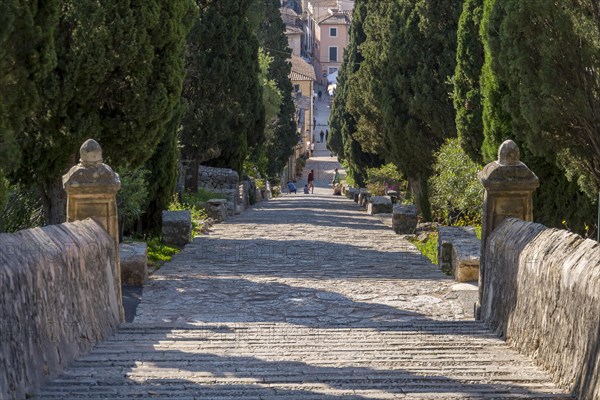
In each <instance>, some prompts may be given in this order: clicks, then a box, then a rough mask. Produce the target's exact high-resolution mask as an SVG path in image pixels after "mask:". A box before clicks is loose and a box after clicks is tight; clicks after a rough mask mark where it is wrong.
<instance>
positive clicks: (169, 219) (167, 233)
mask: <svg viewBox="0 0 600 400" xmlns="http://www.w3.org/2000/svg"><path fill="white" fill-rule="evenodd" d="M162 235H163V242H165V244H168V245H170V246H177V247H183V246H185V245H186V244H188V243H189V242H190V237H191V236H192V213H191V211H190V210H182V211H163V212H162Z"/></svg>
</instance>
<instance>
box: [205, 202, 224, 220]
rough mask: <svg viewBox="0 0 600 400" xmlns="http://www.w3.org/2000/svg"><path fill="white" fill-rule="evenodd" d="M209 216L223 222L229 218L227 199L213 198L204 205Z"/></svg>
mask: <svg viewBox="0 0 600 400" xmlns="http://www.w3.org/2000/svg"><path fill="white" fill-rule="evenodd" d="M204 209H205V210H206V213H207V214H208V216H209V218H212V219H213V220H215V221H216V222H223V221H225V220H226V219H227V200H226V199H211V200H208V201H207V202H206V204H205V206H204Z"/></svg>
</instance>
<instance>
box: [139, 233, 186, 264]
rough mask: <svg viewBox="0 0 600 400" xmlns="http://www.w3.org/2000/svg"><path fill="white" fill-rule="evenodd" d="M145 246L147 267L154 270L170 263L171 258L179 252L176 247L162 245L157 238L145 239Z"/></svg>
mask: <svg viewBox="0 0 600 400" xmlns="http://www.w3.org/2000/svg"><path fill="white" fill-rule="evenodd" d="M146 244H147V245H148V265H149V266H150V267H153V268H154V269H155V270H156V269H158V268H160V267H161V265H163V264H164V263H166V262H169V261H171V258H172V257H173V256H174V255H175V254H177V253H179V251H180V250H179V249H178V248H177V247H173V246H167V245H166V244H164V243H162V242H161V240H160V239H159V238H157V237H153V238H150V239H147V240H146Z"/></svg>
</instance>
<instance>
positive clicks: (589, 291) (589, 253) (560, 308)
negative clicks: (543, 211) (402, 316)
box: [481, 219, 600, 400]
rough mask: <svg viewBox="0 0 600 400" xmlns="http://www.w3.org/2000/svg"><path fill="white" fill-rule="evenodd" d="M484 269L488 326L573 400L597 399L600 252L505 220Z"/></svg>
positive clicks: (590, 243) (594, 245)
mask: <svg viewBox="0 0 600 400" xmlns="http://www.w3.org/2000/svg"><path fill="white" fill-rule="evenodd" d="M484 268H485V271H486V273H485V278H484V279H485V282H484V285H485V287H486V290H485V291H484V297H483V301H482V304H481V313H482V315H481V316H482V318H483V319H484V320H485V321H486V323H487V324H489V326H490V327H491V328H492V329H495V330H497V332H498V333H499V334H501V335H502V336H504V337H505V338H506V339H507V340H508V341H509V342H510V343H511V344H512V345H514V346H515V347H516V348H517V349H518V350H519V351H521V352H523V353H526V354H528V355H531V356H533V357H534V358H535V359H536V360H537V361H538V362H540V363H541V364H542V365H544V366H545V367H546V368H547V369H548V370H549V371H550V372H551V373H552V374H553V376H554V378H555V379H556V380H557V381H558V382H559V383H561V384H562V385H563V386H565V387H568V388H570V389H571V390H572V391H573V394H574V395H575V396H576V397H577V398H578V399H580V400H592V399H595V400H597V399H600V244H599V243H598V242H596V241H594V240H590V239H588V240H584V239H582V238H581V237H580V236H578V235H575V234H573V233H570V232H567V231H560V230H556V229H548V228H546V227H544V226H542V225H539V224H534V223H531V222H524V221H520V220H517V219H508V220H506V221H504V222H503V223H502V224H501V225H500V226H499V227H498V228H496V229H495V230H494V231H493V232H492V234H491V236H490V237H489V239H488V242H487V245H486V258H485V265H484Z"/></svg>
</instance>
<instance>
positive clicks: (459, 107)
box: [453, 0, 484, 162]
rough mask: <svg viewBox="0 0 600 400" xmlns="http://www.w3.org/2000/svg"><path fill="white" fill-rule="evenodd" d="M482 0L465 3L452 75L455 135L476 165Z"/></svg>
mask: <svg viewBox="0 0 600 400" xmlns="http://www.w3.org/2000/svg"><path fill="white" fill-rule="evenodd" d="M482 14H483V0H465V2H464V4H463V9H462V13H461V15H460V19H459V21H458V33H457V36H458V38H457V49H456V70H455V71H454V97H453V100H454V109H455V111H456V133H457V135H458V138H459V140H460V144H461V147H462V148H463V150H464V151H465V153H467V154H468V155H469V157H470V158H471V159H472V160H473V161H476V162H482V161H483V160H482V158H481V145H482V144H483V121H482V99H481V90H480V89H481V88H480V83H479V77H480V76H481V68H482V67H483V60H484V55H483V43H482V42H481V37H480V33H479V30H480V24H481V18H482Z"/></svg>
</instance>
